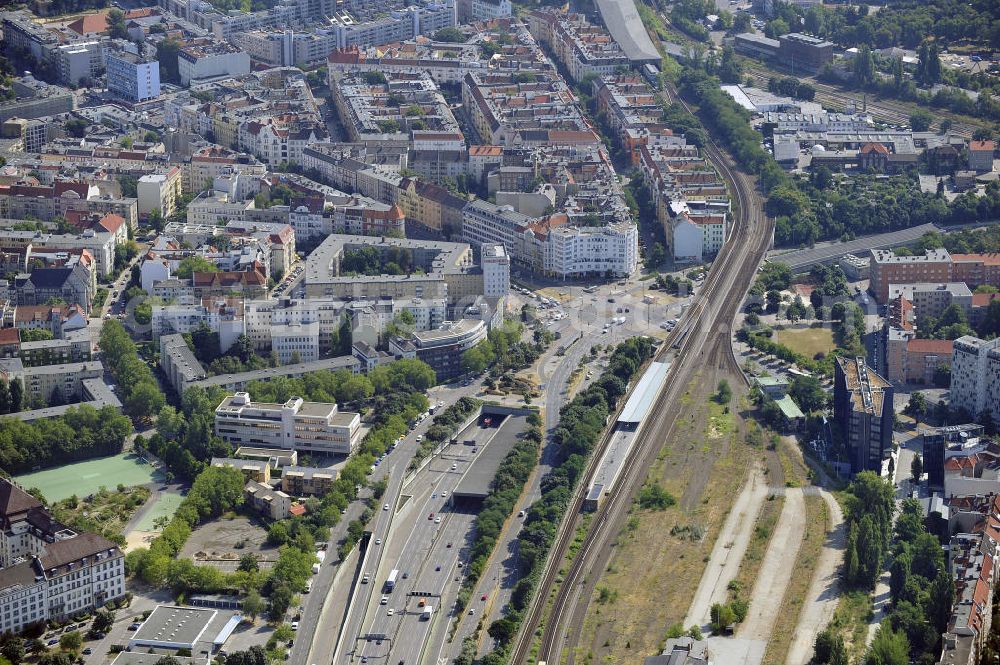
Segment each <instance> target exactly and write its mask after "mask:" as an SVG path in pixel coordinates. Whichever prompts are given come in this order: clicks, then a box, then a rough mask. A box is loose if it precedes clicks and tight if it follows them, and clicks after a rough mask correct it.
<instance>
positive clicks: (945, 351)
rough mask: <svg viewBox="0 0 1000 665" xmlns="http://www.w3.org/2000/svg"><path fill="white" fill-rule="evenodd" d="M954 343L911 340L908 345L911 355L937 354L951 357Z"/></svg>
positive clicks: (948, 341)
mask: <svg viewBox="0 0 1000 665" xmlns="http://www.w3.org/2000/svg"><path fill="white" fill-rule="evenodd" d="M951 349H952V341H951V340H949V339H911V340H910V341H909V342H907V343H906V350H907V351H908V352H910V353H937V354H940V355H948V356H950V355H951Z"/></svg>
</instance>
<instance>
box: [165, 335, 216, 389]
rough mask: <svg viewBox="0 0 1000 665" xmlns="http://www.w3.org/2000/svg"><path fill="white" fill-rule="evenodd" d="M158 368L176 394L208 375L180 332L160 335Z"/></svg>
mask: <svg viewBox="0 0 1000 665" xmlns="http://www.w3.org/2000/svg"><path fill="white" fill-rule="evenodd" d="M160 369H162V370H163V374H164V376H166V377H167V382H168V383H169V384H170V385H171V386H173V388H174V390H175V391H177V394H178V395H183V394H184V389H185V388H186V387H187V385H188V384H191V383H194V382H195V381H200V380H201V379H205V378H207V377H208V374H207V373H206V372H205V368H204V367H202V366H201V363H200V362H198V359H197V358H196V357H195V355H194V352H193V351H191V348H190V347H189V346H188V345H187V342H186V341H185V340H184V336H183V335H182V334H181V333H172V334H170V335H161V336H160Z"/></svg>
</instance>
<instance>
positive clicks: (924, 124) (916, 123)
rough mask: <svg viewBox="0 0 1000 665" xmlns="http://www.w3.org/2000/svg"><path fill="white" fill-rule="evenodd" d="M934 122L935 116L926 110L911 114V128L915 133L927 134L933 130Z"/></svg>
mask: <svg viewBox="0 0 1000 665" xmlns="http://www.w3.org/2000/svg"><path fill="white" fill-rule="evenodd" d="M932 122H934V116H933V115H931V114H930V112H929V111H925V110H924V109H920V110H919V111H915V112H913V113H911V114H910V127H911V128H912V129H913V131H915V132H926V131H927V130H928V129H930V128H931V123H932Z"/></svg>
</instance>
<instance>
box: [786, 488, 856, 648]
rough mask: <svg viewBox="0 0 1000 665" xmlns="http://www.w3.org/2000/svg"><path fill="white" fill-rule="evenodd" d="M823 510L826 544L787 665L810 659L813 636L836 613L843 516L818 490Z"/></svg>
mask: <svg viewBox="0 0 1000 665" xmlns="http://www.w3.org/2000/svg"><path fill="white" fill-rule="evenodd" d="M820 496H822V497H823V500H824V501H825V502H826V507H827V531H826V543H825V544H824V546H823V551H822V552H820V555H819V561H818V562H817V564H816V571H815V572H814V573H813V579H812V584H811V585H810V586H809V594H808V595H807V596H806V604H805V605H804V606H803V607H802V613H801V614H800V615H799V625H798V626H797V627H796V629H795V636H794V638H793V639H792V644H791V646H790V647H789V648H788V657H787V658H786V659H785V662H786V663H788V665H806V663H808V662H809V659H810V658H812V654H813V645H814V644H815V642H816V635H817V634H818V633H820V632H821V631H822V630H823V629H824V628H826V626H827V624H829V623H830V620H831V619H833V614H834V612H836V611H837V603H838V602H840V566H841V564H843V561H844V547H845V543H846V539H847V536H846V533H845V525H844V513H843V511H841V509H840V504H839V503H837V500H836V499H835V498H834V497H833V495H832V494H830V493H829V492H827V491H826V490H822V489H821V490H820Z"/></svg>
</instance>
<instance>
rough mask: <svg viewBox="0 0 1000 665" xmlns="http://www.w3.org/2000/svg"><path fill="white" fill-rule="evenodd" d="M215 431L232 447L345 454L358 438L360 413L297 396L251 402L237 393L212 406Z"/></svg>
mask: <svg viewBox="0 0 1000 665" xmlns="http://www.w3.org/2000/svg"><path fill="white" fill-rule="evenodd" d="M215 434H216V436H218V437H219V438H221V439H223V440H224V441H226V442H227V443H230V444H232V445H235V446H255V447H261V448H284V449H287V450H297V451H307V452H311V453H325V454H329V455H349V454H350V453H351V452H353V451H354V448H355V447H356V445H357V443H358V441H359V440H360V438H361V416H360V415H359V414H357V413H349V412H339V411H338V410H337V405H336V404H323V403H319V402H306V401H304V400H303V399H302V398H301V397H292V398H291V399H289V400H288V401H287V402H285V403H284V404H271V403H266V402H256V403H255V402H252V401H251V400H250V394H249V393H246V392H238V393H236V394H235V395H232V396H231V397H226V398H225V399H223V400H222V403H221V404H219V406H218V407H217V408H216V409H215Z"/></svg>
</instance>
